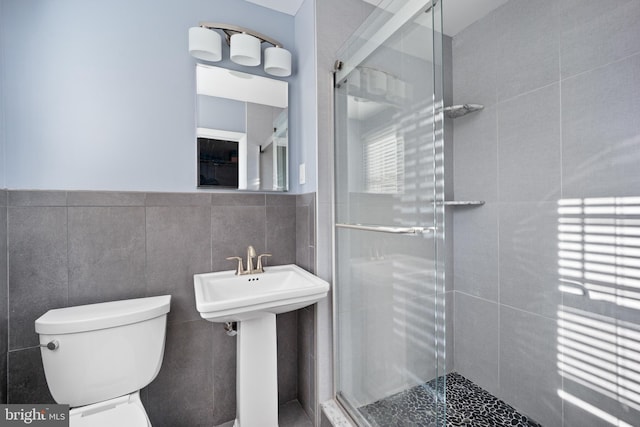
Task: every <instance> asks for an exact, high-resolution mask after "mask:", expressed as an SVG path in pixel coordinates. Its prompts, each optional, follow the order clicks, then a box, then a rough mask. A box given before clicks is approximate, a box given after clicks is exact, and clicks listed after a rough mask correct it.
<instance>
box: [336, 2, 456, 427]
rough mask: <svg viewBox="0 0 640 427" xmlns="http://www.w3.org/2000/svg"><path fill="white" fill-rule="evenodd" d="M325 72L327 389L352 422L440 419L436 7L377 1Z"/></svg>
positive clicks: (429, 421)
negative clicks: (330, 182) (328, 144)
mask: <svg viewBox="0 0 640 427" xmlns="http://www.w3.org/2000/svg"><path fill="white" fill-rule="evenodd" d="M383 3H384V7H382V6H381V7H379V8H378V9H377V10H376V11H375V12H374V13H373V14H372V15H371V16H370V17H369V18H368V20H367V21H366V22H365V24H364V25H363V26H362V27H361V28H360V29H359V30H358V31H357V32H356V34H355V35H354V36H353V37H352V38H351V39H350V40H349V42H348V43H347V44H346V45H345V47H344V48H343V49H342V50H341V51H340V52H339V55H338V60H339V61H338V62H337V63H336V72H335V89H334V91H335V92H334V102H335V248H334V250H335V255H334V260H335V262H334V266H335V267H334V268H335V272H334V278H335V287H334V289H335V291H334V316H335V318H334V325H335V331H334V332H335V333H334V337H335V338H334V339H335V365H336V369H335V376H336V377H335V385H336V396H337V399H338V401H339V402H340V404H341V405H342V406H343V407H344V409H345V410H346V411H347V412H348V413H349V414H350V415H351V417H352V418H353V419H354V420H355V421H356V422H358V423H359V424H361V425H372V426H391V425H414V424H415V423H420V425H438V426H439V425H445V420H444V418H445V393H444V390H445V388H444V381H445V378H444V374H445V367H446V352H445V315H444V313H445V311H444V308H445V307H444V300H445V299H444V291H445V289H444V262H443V259H444V233H445V230H444V227H445V224H444V166H443V132H442V127H443V120H444V112H443V96H442V86H443V85H442V36H441V26H442V15H441V2H438V1H431V0H428V1H427V0H419V1H416V0H409V1H407V0H399V1H386V2H383Z"/></svg>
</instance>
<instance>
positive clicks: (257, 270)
mask: <svg viewBox="0 0 640 427" xmlns="http://www.w3.org/2000/svg"><path fill="white" fill-rule="evenodd" d="M267 256H271V254H260V255H258V265H257V266H256V272H257V273H264V268H262V257H267Z"/></svg>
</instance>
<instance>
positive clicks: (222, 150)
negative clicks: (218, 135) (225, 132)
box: [198, 138, 238, 188]
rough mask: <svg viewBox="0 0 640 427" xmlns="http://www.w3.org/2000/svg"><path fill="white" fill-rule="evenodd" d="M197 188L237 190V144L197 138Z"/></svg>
mask: <svg viewBox="0 0 640 427" xmlns="http://www.w3.org/2000/svg"><path fill="white" fill-rule="evenodd" d="M198 186H199V187H227V188H238V142H237V141H224V140H220V139H210V138H198Z"/></svg>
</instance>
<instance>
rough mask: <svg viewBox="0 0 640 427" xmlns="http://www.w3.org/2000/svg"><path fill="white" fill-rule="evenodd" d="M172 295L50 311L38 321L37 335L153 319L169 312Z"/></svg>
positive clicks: (66, 332) (64, 332)
mask: <svg viewBox="0 0 640 427" xmlns="http://www.w3.org/2000/svg"><path fill="white" fill-rule="evenodd" d="M170 302H171V295H162V296H157V297H148V298H135V299H128V300H122V301H111V302H103V303H99V304H88V305H79V306H75V307H65V308H57V309H54V310H49V311H47V312H46V313H45V314H43V315H42V316H40V317H39V318H38V319H37V320H36V332H37V333H38V334H47V335H53V334H72V333H76V332H87V331H94V330H97V329H105V328H113V327H116V326H123V325H128V324H131V323H137V322H142V321H143V320H148V319H153V318H154V317H158V316H162V315H164V314H166V313H168V312H169V304H170Z"/></svg>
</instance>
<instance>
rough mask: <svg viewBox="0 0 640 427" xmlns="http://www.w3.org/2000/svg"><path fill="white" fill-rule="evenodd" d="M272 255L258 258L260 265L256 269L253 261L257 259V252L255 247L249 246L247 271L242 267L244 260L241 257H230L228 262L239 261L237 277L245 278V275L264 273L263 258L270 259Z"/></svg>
mask: <svg viewBox="0 0 640 427" xmlns="http://www.w3.org/2000/svg"><path fill="white" fill-rule="evenodd" d="M270 256H271V254H260V255H259V256H258V264H257V265H256V267H255V268H254V267H253V259H254V258H255V257H256V250H255V249H254V247H253V246H249V247H248V248H247V269H246V270H245V268H244V266H243V265H242V258H241V257H239V256H230V257H227V259H228V260H237V261H238V268H237V269H236V276H243V275H245V274H258V273H264V268H263V266H262V258H264V257H270Z"/></svg>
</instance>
